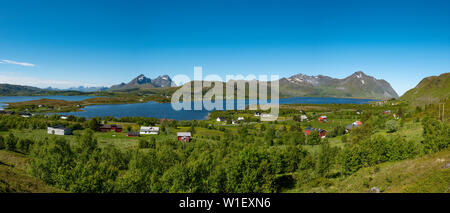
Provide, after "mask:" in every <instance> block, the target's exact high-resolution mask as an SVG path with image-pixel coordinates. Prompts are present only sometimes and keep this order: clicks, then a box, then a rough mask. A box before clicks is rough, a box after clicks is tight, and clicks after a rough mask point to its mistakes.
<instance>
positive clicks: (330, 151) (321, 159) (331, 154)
mask: <svg viewBox="0 0 450 213" xmlns="http://www.w3.org/2000/svg"><path fill="white" fill-rule="evenodd" d="M336 156H337V149H336V148H333V147H331V146H330V143H329V142H328V140H324V141H323V142H322V143H321V144H320V148H319V152H318V155H317V161H316V171H317V173H318V174H319V175H320V176H322V177H325V176H326V175H327V174H328V173H329V172H330V169H331V168H332V167H333V165H334V163H335V157H336Z"/></svg>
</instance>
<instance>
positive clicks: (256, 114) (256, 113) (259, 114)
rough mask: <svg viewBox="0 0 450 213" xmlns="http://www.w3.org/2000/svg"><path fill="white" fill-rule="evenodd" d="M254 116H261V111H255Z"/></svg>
mask: <svg viewBox="0 0 450 213" xmlns="http://www.w3.org/2000/svg"><path fill="white" fill-rule="evenodd" d="M253 116H255V117H259V116H261V113H260V112H255V114H254V115H253Z"/></svg>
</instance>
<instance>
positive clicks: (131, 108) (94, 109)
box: [63, 97, 376, 120]
mask: <svg viewBox="0 0 450 213" xmlns="http://www.w3.org/2000/svg"><path fill="white" fill-rule="evenodd" d="M369 101H376V100H374V99H349V98H311V97H297V98H283V99H280V104H300V103H304V104H333V103H336V104H367V103H368V102H369ZM249 102H250V104H255V103H256V101H255V100H250V101H249V100H238V101H235V104H234V105H235V108H236V105H237V104H238V103H239V104H241V106H245V105H248V104H249ZM224 104H225V103H224ZM224 109H225V107H224ZM209 112H210V111H207V110H205V109H203V110H190V111H188V110H181V111H176V110H174V109H172V106H171V104H170V103H156V102H147V103H138V104H112V105H92V106H87V107H85V108H84V111H82V112H70V113H63V114H64V115H75V116H80V117H87V118H89V117H97V116H99V117H104V116H113V117H118V118H119V117H132V116H139V117H154V118H168V119H176V120H203V119H207V117H208V113H209Z"/></svg>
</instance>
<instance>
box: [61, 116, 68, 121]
mask: <svg viewBox="0 0 450 213" xmlns="http://www.w3.org/2000/svg"><path fill="white" fill-rule="evenodd" d="M60 118H61V119H63V120H67V119H68V118H69V117H67V116H61V117H60Z"/></svg>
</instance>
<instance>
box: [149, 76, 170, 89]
mask: <svg viewBox="0 0 450 213" xmlns="http://www.w3.org/2000/svg"><path fill="white" fill-rule="evenodd" d="M152 84H153V86H155V87H171V86H174V85H173V84H174V83H173V82H172V79H171V78H170V77H169V76H168V75H160V76H158V77H157V78H155V79H153V80H152Z"/></svg>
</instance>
